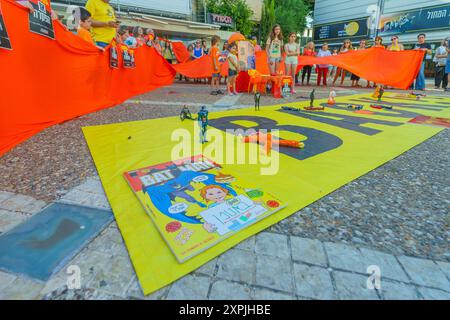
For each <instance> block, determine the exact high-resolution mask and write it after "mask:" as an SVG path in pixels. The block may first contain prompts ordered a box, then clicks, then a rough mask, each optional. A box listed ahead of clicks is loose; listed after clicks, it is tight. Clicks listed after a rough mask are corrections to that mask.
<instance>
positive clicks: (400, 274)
mask: <svg viewBox="0 0 450 320" xmlns="http://www.w3.org/2000/svg"><path fill="white" fill-rule="evenodd" d="M360 251H361V253H362V255H363V257H364V261H365V263H366V265H367V266H369V265H376V266H378V267H380V271H381V278H383V277H387V278H390V279H394V280H399V281H403V282H409V279H408V276H407V275H406V274H405V272H404V271H403V269H402V267H401V266H400V264H399V263H398V261H397V259H396V258H395V257H394V256H393V255H391V254H387V253H383V252H380V251H375V250H370V249H366V248H361V249H360Z"/></svg>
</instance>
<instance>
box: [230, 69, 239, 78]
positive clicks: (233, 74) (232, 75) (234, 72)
mask: <svg viewBox="0 0 450 320" xmlns="http://www.w3.org/2000/svg"><path fill="white" fill-rule="evenodd" d="M235 75H237V71H236V70H231V69H228V76H229V77H234V76H235Z"/></svg>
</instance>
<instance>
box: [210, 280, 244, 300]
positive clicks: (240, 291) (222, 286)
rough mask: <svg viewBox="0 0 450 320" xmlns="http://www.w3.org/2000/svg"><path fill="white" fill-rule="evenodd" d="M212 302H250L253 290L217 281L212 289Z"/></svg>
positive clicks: (233, 283) (237, 284) (236, 284)
mask: <svg viewBox="0 0 450 320" xmlns="http://www.w3.org/2000/svg"><path fill="white" fill-rule="evenodd" d="M209 299H211V300H250V299H251V289H250V288H249V287H248V286H246V285H243V284H239V283H236V282H230V281H226V280H217V281H216V282H214V283H213V285H212V287H211V292H210V295H209Z"/></svg>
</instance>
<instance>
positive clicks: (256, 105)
mask: <svg viewBox="0 0 450 320" xmlns="http://www.w3.org/2000/svg"><path fill="white" fill-rule="evenodd" d="M260 99H261V94H260V93H259V92H258V91H256V92H255V111H259V100H260Z"/></svg>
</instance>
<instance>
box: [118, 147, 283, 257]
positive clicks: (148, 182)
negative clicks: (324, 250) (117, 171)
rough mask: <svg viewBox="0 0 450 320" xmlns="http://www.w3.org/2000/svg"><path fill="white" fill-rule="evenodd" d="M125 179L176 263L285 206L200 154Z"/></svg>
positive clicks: (150, 167)
mask: <svg viewBox="0 0 450 320" xmlns="http://www.w3.org/2000/svg"><path fill="white" fill-rule="evenodd" d="M124 177H125V179H126V180H127V182H128V184H129V185H130V187H131V189H132V190H133V192H134V193H135V194H136V196H137V198H138V199H139V201H140V202H141V204H142V206H143V207H144V209H145V210H146V211H147V213H148V214H149V215H150V217H151V219H152V220H153V222H154V224H155V225H156V227H157V229H158V231H159V232H160V234H161V235H162V237H163V238H164V240H165V241H166V243H167V245H168V246H169V247H170V249H171V250H172V252H173V253H174V255H175V257H176V258H177V260H178V261H179V262H180V263H182V262H184V261H186V260H187V259H189V258H191V257H193V256H195V255H197V254H199V253H200V252H202V251H204V250H206V249H208V248H210V247H211V246H213V245H215V244H217V243H218V242H220V241H222V240H224V239H226V238H228V237H230V236H232V235H234V234H235V233H237V232H239V231H240V230H242V229H244V228H246V227H248V226H250V225H252V224H254V223H255V222H257V221H260V220H262V219H264V218H266V217H267V216H269V215H271V214H272V213H275V212H277V211H279V210H281V209H282V208H284V207H285V204H284V203H283V202H282V201H281V200H279V199H278V198H277V197H275V196H273V195H271V194H269V193H267V192H265V191H264V190H262V189H261V188H259V187H255V186H252V185H251V184H250V183H248V182H247V181H244V180H243V179H241V178H239V177H238V176H236V175H234V174H233V173H232V172H230V171H227V170H226V168H224V167H223V166H221V165H218V164H217V163H215V162H213V161H211V160H209V159H207V158H205V157H203V156H202V155H198V156H193V157H189V158H184V159H180V160H177V161H171V162H167V163H162V164H158V165H154V166H149V167H145V168H141V169H137V170H132V171H128V172H125V173H124Z"/></svg>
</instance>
